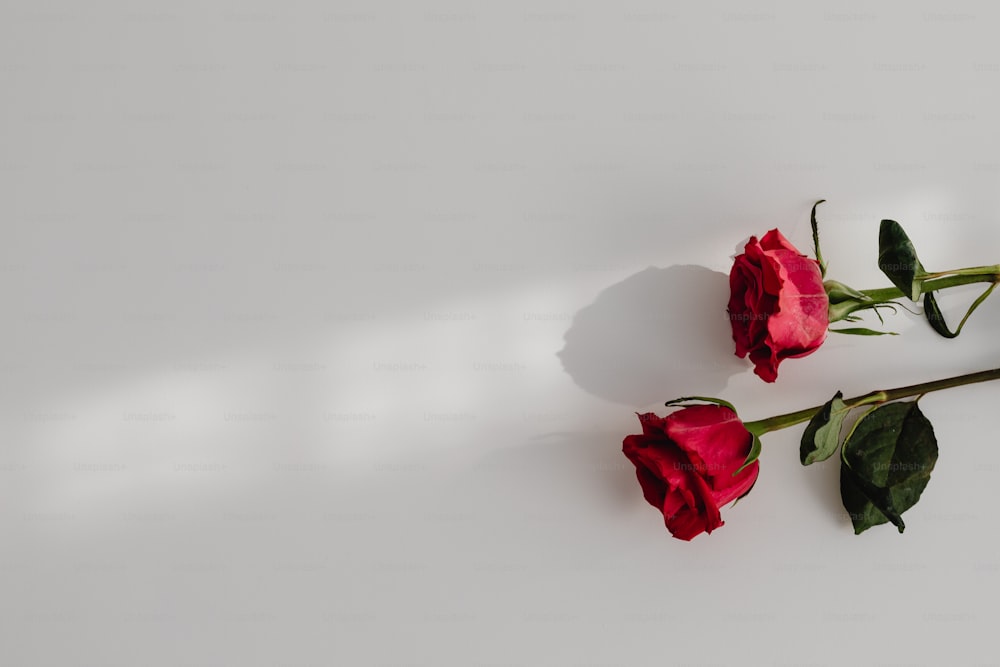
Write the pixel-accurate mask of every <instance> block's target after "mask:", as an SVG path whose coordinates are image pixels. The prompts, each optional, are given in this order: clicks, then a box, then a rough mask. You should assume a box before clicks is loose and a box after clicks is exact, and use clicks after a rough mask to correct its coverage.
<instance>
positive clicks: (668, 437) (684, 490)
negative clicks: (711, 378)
mask: <svg viewBox="0 0 1000 667" xmlns="http://www.w3.org/2000/svg"><path fill="white" fill-rule="evenodd" d="M639 421H640V422H642V435H630V436H628V437H626V438H625V440H624V442H623V443H622V445H623V446H622V451H623V452H625V456H627V457H628V458H629V460H630V461H632V463H634V464H635V474H636V477H638V478H639V485H640V486H642V493H643V495H644V496H645V497H646V500H647V501H648V502H649V504H650V505H652V506H653V507H656V508H657V509H659V510H660V511H662V512H663V519H664V521H665V522H666V524H667V529H668V530H669V531H670V533H671V534H672V535H673V536H674V537H676V538H678V539H681V540H690V539H692V538H694V537H695V536H696V535H699V534H700V533H702V532H709V533H711V532H712V531H713V530H715V529H716V528H718V527H719V526H721V525H723V521H722V517H721V516H720V514H719V506H721V505H724V504H726V503H728V502H729V501H731V500H735V499H737V498H739V497H740V496H742V495H743V494H745V493H746V492H747V491H749V490H750V487H752V486H753V484H754V482H756V481H757V472H758V470H759V468H760V465H759V463H758V462H757V461H754V462H753V463H751V464H750V465H748V466H747V467H746V468H744V469H743V470H742V471H740V473H739V474H736V475H734V474H733V473H735V472H736V471H737V470H739V468H740V466H741V465H743V462H744V461H745V460H746V457H747V454H749V453H750V448H751V445H752V444H753V436H752V435H751V434H750V432H749V431H747V430H746V429H745V428H744V427H743V422H741V421H740V420H739V418H738V417H737V416H736V413H735V412H733V411H732V410H730V409H729V408H727V407H723V406H720V405H694V406H690V407H686V408H682V409H680V410H677V411H675V412H673V413H671V414H670V415H668V416H667V417H658V416H656V415H655V414H653V413H647V414H644V415H639Z"/></svg>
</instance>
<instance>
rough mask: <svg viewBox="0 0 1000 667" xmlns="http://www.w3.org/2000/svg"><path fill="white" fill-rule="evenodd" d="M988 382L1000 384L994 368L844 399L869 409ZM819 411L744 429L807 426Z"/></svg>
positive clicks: (809, 410)
mask: <svg viewBox="0 0 1000 667" xmlns="http://www.w3.org/2000/svg"><path fill="white" fill-rule="evenodd" d="M991 380H1000V368H994V369H993V370H989V371H979V372H978V373H968V374H966V375H956V376H955V377H950V378H945V379H943V380H934V381H932V382H921V383H920V384H911V385H907V386H905V387H897V388H895V389H884V390H881V391H870V392H868V393H867V394H862V395H861V396H855V397H854V398H846V399H844V403H846V404H847V405H849V406H851V407H857V406H860V405H868V404H870V403H885V402H887V401H897V400H899V399H901V398H909V397H910V396H920V395H923V394H927V393H930V392H932V391H940V390H942V389H950V388H952V387H961V386H963V385H967V384H974V383H976V382H989V381H991ZM821 409H823V406H822V405H817V406H815V407H812V408H806V409H805V410H797V411H795V412H789V413H787V414H784V415H778V416H776V417H770V418H768V419H761V420H758V421H755V422H745V423H744V426H746V428H747V430H748V431H750V432H751V433H754V434H756V435H758V436H760V435H764V434H765V433H768V432H770V431H777V430H779V429H783V428H788V427H789V426H795V425H796V424H801V423H803V422H807V421H809V420H810V419H812V418H813V416H814V415H815V414H816V413H817V412H819V411H820V410H821Z"/></svg>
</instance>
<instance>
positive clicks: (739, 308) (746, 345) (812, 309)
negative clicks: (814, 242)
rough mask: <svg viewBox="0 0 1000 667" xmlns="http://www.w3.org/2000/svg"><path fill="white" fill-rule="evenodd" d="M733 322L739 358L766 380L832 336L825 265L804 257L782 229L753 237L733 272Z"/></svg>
mask: <svg viewBox="0 0 1000 667" xmlns="http://www.w3.org/2000/svg"><path fill="white" fill-rule="evenodd" d="M729 289H730V297H729V321H730V323H731V324H732V327H733V340H734V341H736V355H737V356H739V357H746V356H747V355H748V354H749V355H750V361H752V362H753V365H754V373H756V374H757V375H759V376H760V377H761V378H762V379H763V380H765V381H766V382H774V381H775V379H777V377H778V364H780V363H781V361H782V359H788V358H790V357H804V356H806V355H807V354H812V353H813V352H815V351H816V348H818V347H819V346H820V345H821V344H822V343H823V340H824V339H825V338H826V330H827V327H828V326H829V324H830V320H829V317H830V316H829V313H828V308H829V305H830V302H829V298H828V297H827V294H826V290H825V289H824V288H823V275H822V273H821V272H820V267H819V262H817V261H816V260H814V259H810V258H809V257H806V256H805V255H803V254H802V253H800V252H799V251H798V250H797V249H796V248H795V246H793V245H792V244H791V243H789V242H788V239H786V238H785V237H784V236H782V235H781V232H779V231H778V230H777V229H772V230H771V231H769V232H768V233H767V234H765V235H764V237H763V238H762V239H760V241H758V240H757V237H755V236H751V237H750V240H749V241H748V242H747V244H746V248H745V249H744V253H743V254H742V255H739V256H738V257H737V258H736V260H735V261H734V262H733V270H732V271H731V272H730V273H729Z"/></svg>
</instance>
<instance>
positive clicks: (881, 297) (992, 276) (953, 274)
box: [861, 266, 1000, 301]
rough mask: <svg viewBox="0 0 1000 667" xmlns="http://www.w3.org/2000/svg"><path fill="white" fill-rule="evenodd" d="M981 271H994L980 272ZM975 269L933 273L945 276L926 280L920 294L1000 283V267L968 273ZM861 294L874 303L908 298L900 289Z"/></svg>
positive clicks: (875, 290) (872, 290) (988, 267)
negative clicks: (977, 284)
mask: <svg viewBox="0 0 1000 667" xmlns="http://www.w3.org/2000/svg"><path fill="white" fill-rule="evenodd" d="M979 269H994V270H993V271H980V270H979ZM972 270H973V269H959V270H958V271H948V272H947V273H945V274H941V273H932V274H930V275H934V276H942V275H943V276H944V277H943V278H932V279H930V280H925V281H924V282H923V284H922V285H921V286H920V293H921V294H927V293H928V292H937V291H938V290H943V289H948V288H949V287H958V286H959V285H972V284H974V283H996V282H1000V267H991V266H987V267H976V269H975V270H976V271H977V272H976V273H968V271H972ZM861 293H862V294H864V295H865V296H867V297H869V298H871V299H872V300H873V301H890V300H892V299H898V298H900V297H903V296H906V295H905V294H903V292H902V291H901V290H900V289H899V288H898V287H883V288H881V289H863V290H861Z"/></svg>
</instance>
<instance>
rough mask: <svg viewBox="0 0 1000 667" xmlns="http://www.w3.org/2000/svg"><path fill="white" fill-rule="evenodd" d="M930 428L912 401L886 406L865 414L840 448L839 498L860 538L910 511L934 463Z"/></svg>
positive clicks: (898, 522) (899, 525)
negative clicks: (868, 530) (875, 527)
mask: <svg viewBox="0 0 1000 667" xmlns="http://www.w3.org/2000/svg"><path fill="white" fill-rule="evenodd" d="M937 457H938V446H937V439H936V438H935V437H934V428H933V427H932V426H931V423H930V422H929V421H928V420H927V417H925V416H924V414H923V412H921V411H920V408H919V407H918V406H917V402H916V401H908V402H905V403H888V404H885V405H882V406H879V407H878V408H875V409H874V410H872V411H871V412H869V413H867V414H866V415H864V416H863V417H862V418H861V419H860V420H859V421H858V423H857V424H856V425H855V427H854V429H853V430H852V431H851V433H850V434H849V435H848V436H847V440H846V441H845V442H844V447H843V449H842V450H841V470H840V495H841V500H842V501H843V503H844V508H845V509H846V510H847V513H848V514H849V515H850V517H851V522H852V523H853V524H854V532H855V533H857V534H860V533H862V532H864V531H865V530H867V529H869V528H871V527H872V526H877V525H879V524H882V523H886V522H887V521H891V522H892V523H893V524H894V525H895V526H896V527H897V528H898V529H899V532H903V529H904V528H905V525H904V524H903V519H902V517H901V515H902V514H903V512H905V511H906V510H908V509H910V508H911V507H913V506H914V505H915V504H916V503H917V501H918V500H919V499H920V494H921V493H922V492H923V490H924V488H925V487H926V486H927V482H929V481H930V478H931V471H932V470H933V469H934V464H935V463H936V462H937Z"/></svg>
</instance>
